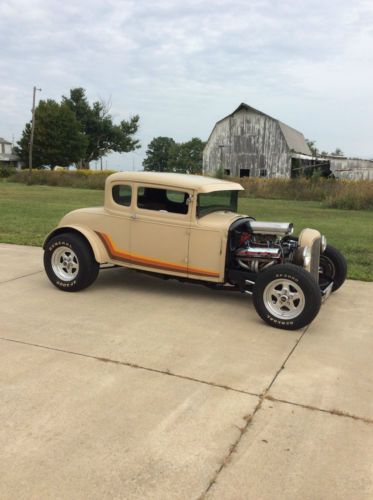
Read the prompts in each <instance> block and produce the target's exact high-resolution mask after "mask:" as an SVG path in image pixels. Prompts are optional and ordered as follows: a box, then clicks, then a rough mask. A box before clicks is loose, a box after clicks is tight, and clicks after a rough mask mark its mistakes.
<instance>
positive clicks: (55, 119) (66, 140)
mask: <svg viewBox="0 0 373 500" xmlns="http://www.w3.org/2000/svg"><path fill="white" fill-rule="evenodd" d="M30 135H31V123H27V124H26V126H25V128H24V130H23V132H22V136H21V139H20V140H19V141H18V143H17V144H18V147H17V148H15V149H16V152H17V154H18V155H19V156H20V158H21V160H22V161H23V162H24V164H25V165H27V164H28V154H29V143H30ZM86 147H87V139H86V137H85V136H84V134H83V133H82V132H81V129H80V124H79V123H78V121H77V119H76V117H75V114H74V113H73V112H72V111H71V109H70V108H69V107H68V106H67V105H66V104H64V103H63V104H59V103H57V102H56V101H54V100H52V99H48V100H46V101H40V102H39V104H38V106H37V108H36V109H35V132H34V146H33V164H34V165H36V166H39V167H42V166H49V167H54V166H55V165H61V166H63V167H67V166H68V165H71V164H72V163H75V162H77V161H78V160H79V158H81V156H82V155H83V154H84V152H85V150H86Z"/></svg>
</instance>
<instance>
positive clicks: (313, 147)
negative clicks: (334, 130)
mask: <svg viewBox="0 0 373 500" xmlns="http://www.w3.org/2000/svg"><path fill="white" fill-rule="evenodd" d="M306 143H307V144H308V147H309V148H310V150H311V153H312V155H313V156H317V155H318V154H319V150H318V149H317V147H316V141H311V140H310V139H306Z"/></svg>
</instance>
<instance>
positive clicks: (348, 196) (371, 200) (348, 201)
mask: <svg viewBox="0 0 373 500" xmlns="http://www.w3.org/2000/svg"><path fill="white" fill-rule="evenodd" d="M236 180H237V181H238V182H240V183H241V184H242V186H243V187H244V188H245V193H244V194H243V196H247V197H253V198H271V199H283V200H302V201H321V202H323V205H324V206H326V207H328V208H342V209H353V210H373V181H348V180H336V179H324V178H319V179H306V178H298V179H261V178H258V177H256V178H255V177H251V178H249V177H246V178H243V179H236Z"/></svg>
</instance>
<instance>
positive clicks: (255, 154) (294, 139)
mask: <svg viewBox="0 0 373 500" xmlns="http://www.w3.org/2000/svg"><path fill="white" fill-rule="evenodd" d="M312 163H315V158H314V157H312V153H311V150H310V148H309V147H308V145H307V143H306V141H305V139H304V136H303V134H302V133H301V132H298V130H295V129H294V128H292V127H289V126H288V125H285V123H282V122H280V121H279V120H276V119H275V118H272V117H271V116H269V115H267V114H265V113H263V112H262V111H258V110H257V109H254V108H252V107H251V106H249V105H247V104H245V103H242V104H240V105H239V106H238V108H237V109H236V110H235V111H233V113H231V114H230V115H228V116H226V117H225V118H223V119H222V120H219V121H218V122H217V123H216V124H215V126H214V128H213V130H212V132H211V134H210V137H209V138H208V141H207V143H206V146H205V148H204V151H203V172H204V173H205V174H210V175H211V174H214V173H216V172H217V171H218V170H224V173H225V175H231V176H234V177H249V176H251V177H291V175H292V170H293V172H294V171H296V170H297V169H298V168H299V169H301V168H303V166H304V165H306V164H312Z"/></svg>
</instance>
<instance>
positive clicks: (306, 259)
mask: <svg viewBox="0 0 373 500" xmlns="http://www.w3.org/2000/svg"><path fill="white" fill-rule="evenodd" d="M302 256H303V265H304V266H305V267H308V266H309V265H310V264H311V249H310V247H304V248H303V255H302Z"/></svg>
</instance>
